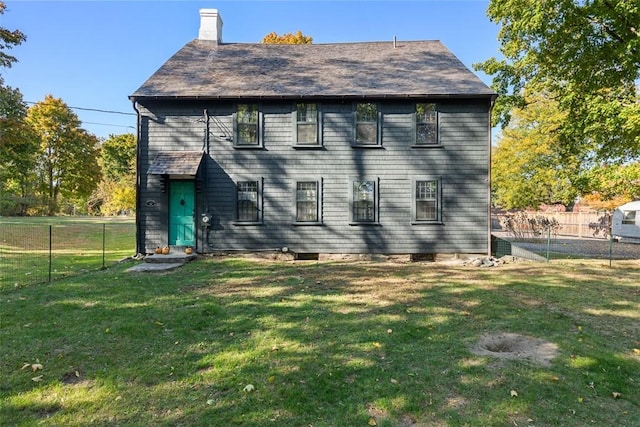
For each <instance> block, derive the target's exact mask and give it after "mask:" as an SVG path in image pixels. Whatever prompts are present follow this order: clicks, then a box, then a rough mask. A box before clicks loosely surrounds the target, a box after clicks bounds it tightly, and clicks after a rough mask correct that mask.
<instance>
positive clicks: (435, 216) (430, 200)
mask: <svg viewBox="0 0 640 427" xmlns="http://www.w3.org/2000/svg"><path fill="white" fill-rule="evenodd" d="M413 187H414V190H413V203H414V206H413V211H414V212H413V220H414V221H416V222H433V221H439V220H440V189H439V184H438V180H436V179H424V180H422V179H416V180H415V181H414V185H413Z"/></svg>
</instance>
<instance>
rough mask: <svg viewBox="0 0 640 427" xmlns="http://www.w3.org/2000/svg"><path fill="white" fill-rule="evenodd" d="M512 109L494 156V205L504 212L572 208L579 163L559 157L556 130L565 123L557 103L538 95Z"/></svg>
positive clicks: (575, 194)
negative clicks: (543, 207)
mask: <svg viewBox="0 0 640 427" xmlns="http://www.w3.org/2000/svg"><path fill="white" fill-rule="evenodd" d="M527 101H528V106H527V108H522V109H515V110H514V112H513V119H512V120H511V123H510V125H509V126H508V127H507V128H505V129H504V131H503V132H502V136H501V138H500V141H499V142H498V145H497V147H496V148H495V149H494V152H493V155H492V162H491V163H492V164H491V175H492V187H493V188H492V190H493V191H492V193H493V197H494V203H496V204H497V205H498V206H501V207H503V208H506V209H522V208H538V207H539V206H540V205H541V204H553V203H561V204H564V205H570V204H572V203H573V201H574V200H575V197H576V196H577V193H578V192H577V189H576V187H575V186H574V185H573V184H572V180H571V178H572V176H575V174H576V173H577V170H578V168H579V166H580V164H581V161H580V159H579V158H577V157H574V158H573V161H572V162H567V160H566V156H564V157H563V156H562V155H561V153H562V150H561V147H560V143H559V140H558V135H557V129H558V128H559V126H560V125H561V123H563V121H564V120H565V119H566V117H565V114H564V113H563V112H561V111H560V110H558V108H557V105H556V103H555V102H554V101H553V100H551V99H549V98H545V97H542V96H539V97H537V98H536V99H527Z"/></svg>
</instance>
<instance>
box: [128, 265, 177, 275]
mask: <svg viewBox="0 0 640 427" xmlns="http://www.w3.org/2000/svg"><path fill="white" fill-rule="evenodd" d="M184 264H185V263H184V262H174V263H150V262H141V263H139V264H136V265H134V266H133V267H131V268H129V269H127V271H128V272H130V273H149V272H155V271H169V270H173V269H176V268H178V267H182V266H183V265H184Z"/></svg>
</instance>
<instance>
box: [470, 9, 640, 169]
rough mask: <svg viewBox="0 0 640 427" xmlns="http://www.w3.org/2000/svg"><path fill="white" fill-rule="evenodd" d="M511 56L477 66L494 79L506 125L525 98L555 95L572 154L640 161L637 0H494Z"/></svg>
mask: <svg viewBox="0 0 640 427" xmlns="http://www.w3.org/2000/svg"><path fill="white" fill-rule="evenodd" d="M487 13H488V16H489V18H490V19H491V20H492V21H493V22H496V23H498V24H500V26H501V29H500V33H499V36H498V37H499V40H500V43H501V49H500V51H501V53H502V55H503V57H504V59H496V58H491V59H489V60H487V61H485V62H483V63H480V64H476V68H477V69H479V70H482V71H484V72H486V73H487V74H489V75H492V76H493V87H494V89H495V90H496V91H497V92H498V93H499V94H500V95H501V96H500V98H499V99H498V102H497V104H496V108H495V110H494V111H495V113H496V118H497V121H499V122H501V123H502V124H503V125H506V124H507V123H508V122H509V119H510V117H511V113H510V112H511V111H512V109H513V108H514V107H520V108H521V107H524V106H525V105H526V95H527V94H530V93H535V92H538V91H543V90H544V91H546V92H547V93H552V94H554V96H555V98H556V99H557V101H558V104H559V106H560V108H561V109H562V110H563V111H565V112H566V113H567V114H568V116H567V120H566V122H565V123H564V124H563V125H562V126H561V128H560V129H559V135H560V137H561V140H562V143H563V145H564V146H565V147H566V148H567V149H568V151H570V152H571V151H572V152H586V151H590V152H592V153H594V154H595V155H596V156H597V158H599V159H604V160H607V161H617V162H625V161H628V160H629V159H633V158H638V157H640V105H639V101H638V87H637V84H636V82H637V80H638V78H639V77H640V3H638V0H615V1H614V0H555V1H550V0H491V3H490V5H489V8H488V11H487Z"/></svg>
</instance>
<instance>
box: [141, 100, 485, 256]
mask: <svg viewBox="0 0 640 427" xmlns="http://www.w3.org/2000/svg"><path fill="white" fill-rule="evenodd" d="M261 107H262V112H263V115H262V118H263V122H262V124H263V141H264V149H258V150H252V149H249V150H247V149H236V148H234V146H233V141H232V139H233V135H232V131H233V111H234V110H233V105H232V104H230V103H220V104H217V103H213V102H211V103H203V104H202V105H201V108H194V107H193V106H182V105H179V104H177V103H176V104H175V105H173V104H168V105H167V104H163V106H159V105H154V104H153V103H149V105H148V109H145V108H143V109H142V116H143V117H145V116H146V117H148V119H147V120H143V121H142V122H143V124H146V126H143V129H141V141H140V144H141V158H140V159H139V161H140V165H141V188H140V199H141V201H145V200H155V201H157V202H158V204H159V205H158V206H155V207H144V203H142V205H143V206H142V212H140V218H141V219H140V224H141V225H142V227H143V228H144V232H143V239H144V247H145V248H146V250H147V251H150V250H152V249H153V248H154V247H155V246H158V245H162V244H164V242H165V241H166V238H167V236H166V233H165V232H162V231H159V230H161V229H162V227H163V225H165V226H166V221H167V215H168V213H167V210H166V204H167V195H166V193H161V192H160V191H159V180H158V178H157V177H153V176H146V175H145V171H146V169H148V166H149V163H150V161H151V159H152V158H153V156H154V154H155V153H157V152H160V151H165V150H189V151H198V150H206V138H205V133H206V126H207V124H206V122H205V117H206V116H205V113H204V110H205V109H206V110H207V113H208V114H209V116H210V119H209V127H208V128H209V143H208V147H209V153H208V154H205V156H206V157H207V158H206V161H207V167H206V168H205V169H206V172H207V174H208V175H207V176H206V177H204V180H205V182H206V184H205V186H204V192H203V194H200V195H198V201H197V204H198V206H197V207H196V208H197V210H198V215H197V217H198V216H199V214H200V213H203V212H205V211H208V212H211V213H212V214H213V215H214V224H213V226H212V227H211V229H210V230H208V232H202V230H199V241H198V244H197V245H198V248H199V250H200V251H203V252H207V251H214V250H265V249H275V248H282V247H288V248H290V249H291V250H293V251H297V252H320V253H376V252H378V253H421V252H425V253H431V252H437V253H440V252H443V253H444V252H470V253H477V252H483V253H484V252H486V251H487V244H488V243H487V242H488V239H487V232H488V216H487V212H488V206H487V204H488V184H487V176H488V154H489V146H488V141H489V135H488V129H489V125H488V124H489V106H488V103H487V102H464V101H446V102H441V103H439V111H440V113H439V132H440V141H441V147H437V148H428V149H415V148H411V145H412V144H413V135H412V132H413V127H412V126H413V118H412V111H413V104H412V103H409V102H407V103H398V102H397V101H395V102H394V103H393V104H388V105H387V104H384V103H382V104H381V111H382V112H383V121H382V129H381V131H382V146H383V148H373V149H371V148H353V147H352V146H351V143H352V142H353V141H352V139H353V118H352V113H351V109H352V106H351V103H323V104H321V108H322V117H323V123H322V148H321V149H318V150H316V149H312V150H306V149H305V150H297V149H294V148H293V147H292V143H293V124H292V123H293V121H292V116H291V114H292V113H291V112H292V108H293V104H292V103H288V102H281V103H276V102H272V103H267V102H263V103H262V105H261ZM230 132H231V134H230ZM355 176H359V177H362V178H366V179H373V180H377V181H378V182H379V205H378V212H379V222H380V225H358V226H353V225H349V222H350V211H349V209H350V207H349V206H350V205H349V200H348V199H349V186H350V185H351V181H350V177H355ZM419 177H432V178H439V179H440V184H441V186H442V188H441V194H442V198H441V200H440V202H441V205H442V224H420V225H412V224H411V206H412V203H413V202H412V193H411V192H412V180H413V179H415V178H419ZM245 179H252V180H253V179H255V180H262V182H263V214H264V224H262V225H237V224H236V223H235V222H234V221H235V191H236V190H235V182H236V181H238V180H245ZM301 179H322V188H323V192H322V195H321V196H322V225H318V226H317V225H313V226H301V225H293V203H294V189H295V182H296V181H297V180H301Z"/></svg>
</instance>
